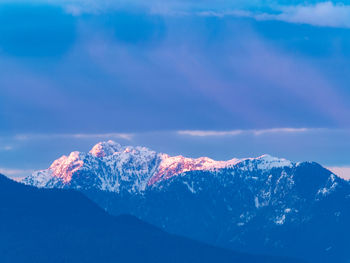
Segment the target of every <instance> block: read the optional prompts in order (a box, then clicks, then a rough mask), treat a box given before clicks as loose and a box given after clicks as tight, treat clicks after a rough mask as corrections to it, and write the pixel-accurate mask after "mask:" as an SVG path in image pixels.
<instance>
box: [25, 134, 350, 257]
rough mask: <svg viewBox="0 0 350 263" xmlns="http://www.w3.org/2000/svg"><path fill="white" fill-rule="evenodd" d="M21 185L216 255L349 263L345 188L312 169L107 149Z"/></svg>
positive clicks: (271, 160) (348, 185)
mask: <svg viewBox="0 0 350 263" xmlns="http://www.w3.org/2000/svg"><path fill="white" fill-rule="evenodd" d="M23 183H25V184H28V185H32V186H36V187H40V188H65V189H75V190H78V191H81V192H82V193H84V194H85V195H86V196H88V197H89V198H90V199H92V200H93V201H94V202H96V203H97V204H98V205H99V206H100V207H102V208H103V209H105V210H106V211H108V212H109V213H111V214H113V215H117V216H118V215H122V214H131V215H134V216H136V217H138V218H140V219H142V220H144V221H146V222H148V223H151V224H154V225H156V226H158V227H160V228H162V229H163V230H166V231H168V232H170V233H173V234H177V235H183V236H186V237H189V238H192V239H196V240H199V241H204V242H207V243H210V244H212V245H215V246H220V247H223V248H229V249H235V250H239V251H244V252H247V253H263V254H271V255H276V256H285V255H286V256H291V257H298V258H303V259H304V260H307V261H309V262H339V263H348V262H350V227H349V222H350V210H349V208H350V182H349V181H345V180H343V179H341V178H339V177H337V176H336V175H334V174H333V173H332V172H330V171H329V170H327V169H325V168H324V167H322V166H321V165H319V164H317V163H314V162H301V163H294V162H291V161H288V160H285V159H280V158H275V157H272V156H269V155H263V156H260V157H257V158H246V159H235V158H234V159H231V160H229V161H215V160H212V159H210V158H207V157H202V158H197V159H193V158H186V157H183V156H175V157H172V156H169V155H167V154H164V153H157V152H155V151H152V150H150V149H148V148H145V147H131V146H121V145H119V144H118V143H115V142H113V141H108V142H101V143H98V144H97V145H95V146H94V147H93V148H92V149H91V151H90V152H89V153H82V152H72V153H71V154H70V155H68V156H62V157H61V158H59V159H57V160H56V161H54V162H53V163H52V165H51V166H50V167H49V168H48V169H46V170H42V171H37V172H35V173H33V174H32V175H30V176H28V177H26V178H24V180H23Z"/></svg>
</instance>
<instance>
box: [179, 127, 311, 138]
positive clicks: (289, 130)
mask: <svg viewBox="0 0 350 263" xmlns="http://www.w3.org/2000/svg"><path fill="white" fill-rule="evenodd" d="M312 130H316V129H315V128H314V129H311V128H272V129H259V130H256V129H251V130H230V131H207V130H181V131H178V132H177V133H178V134H180V135H189V136H198V137H206V136H236V135H241V134H253V135H256V136H259V135H263V134H270V133H301V132H308V131H312Z"/></svg>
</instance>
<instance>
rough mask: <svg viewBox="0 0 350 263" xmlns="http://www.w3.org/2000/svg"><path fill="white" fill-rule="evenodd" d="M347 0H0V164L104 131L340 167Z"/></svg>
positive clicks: (43, 161) (107, 135)
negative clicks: (266, 154)
mask: <svg viewBox="0 0 350 263" xmlns="http://www.w3.org/2000/svg"><path fill="white" fill-rule="evenodd" d="M349 46H350V1H336V2H335V1H334V2H332V1H299V0H296V1H291V0H288V1H287V0H285V1H283V0H266V1H262V0H260V1H258V0H252V1H241V0H235V1H233V0H232V1H231V0H225V1H224V0H222V1H221V0H211V1H207V0H202V1H191V0H188V1H184V0H167V1H164V0H162V1H160V0H159V1H158V0H150V1H141V0H129V1H123V0H122V1H107V0H84V1H82V0H60V1H58V0H47V1H44V0H42V1H40V0H37V1H35V0H32V1H26V2H23V1H18V0H11V1H6V0H0V172H3V173H5V174H7V175H9V176H12V177H20V176H25V175H27V174H29V173H30V172H31V171H33V170H38V169H45V168H47V167H48V166H49V165H50V164H51V162H52V161H53V160H55V159H56V158H58V157H60V156H61V155H63V154H69V152H71V151H74V150H79V151H88V150H89V149H90V148H91V147H92V146H93V145H94V144H95V143H97V142H99V141H102V140H108V139H113V140H115V141H117V142H120V143H122V144H126V145H144V146H147V147H149V148H151V149H154V150H156V151H161V152H166V153H169V154H172V155H177V154H182V155H186V156H190V157H199V156H209V157H211V158H214V159H231V158H233V157H238V158H242V157H251V156H252V157H254V156H259V155H262V154H265V153H268V154H271V155H274V156H278V157H284V158H287V159H290V160H292V161H316V162H319V163H320V164H322V165H324V166H326V167H330V168H331V169H332V170H333V171H334V172H336V173H337V174H341V175H342V176H348V177H349V178H350V153H349V149H350V88H349V83H350V49H349Z"/></svg>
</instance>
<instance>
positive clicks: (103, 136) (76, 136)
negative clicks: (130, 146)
mask: <svg viewBox="0 0 350 263" xmlns="http://www.w3.org/2000/svg"><path fill="white" fill-rule="evenodd" d="M133 136H134V134H132V133H68V134H65V133H63V134H18V135H16V136H15V139H17V140H30V139H57V138H58V139H59V138H63V139H69V138H72V139H106V138H110V139H113V138H116V139H118V138H119V139H124V140H128V141H131V140H132V138H133Z"/></svg>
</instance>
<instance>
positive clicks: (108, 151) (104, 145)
mask: <svg viewBox="0 0 350 263" xmlns="http://www.w3.org/2000/svg"><path fill="white" fill-rule="evenodd" d="M122 148H123V147H122V146H121V145H120V144H119V143H116V142H114V141H112V140H109V141H107V142H99V143H97V144H96V145H95V146H94V147H92V149H91V150H90V154H92V155H93V156H95V157H99V158H101V157H106V156H110V155H113V154H114V153H116V152H120V151H121V150H122Z"/></svg>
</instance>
